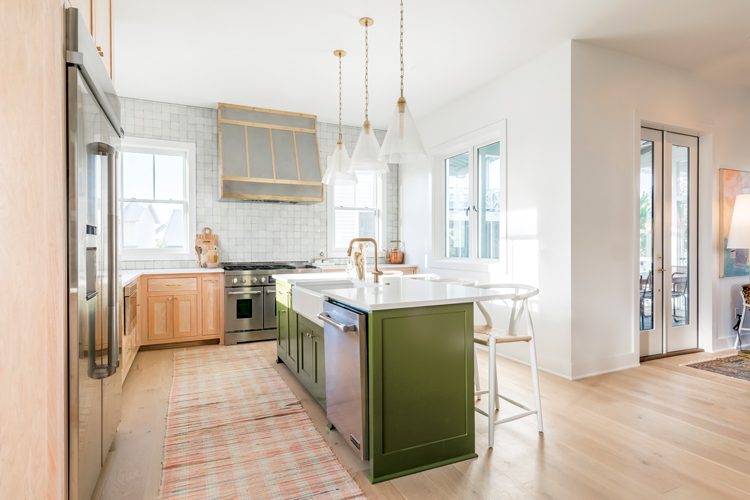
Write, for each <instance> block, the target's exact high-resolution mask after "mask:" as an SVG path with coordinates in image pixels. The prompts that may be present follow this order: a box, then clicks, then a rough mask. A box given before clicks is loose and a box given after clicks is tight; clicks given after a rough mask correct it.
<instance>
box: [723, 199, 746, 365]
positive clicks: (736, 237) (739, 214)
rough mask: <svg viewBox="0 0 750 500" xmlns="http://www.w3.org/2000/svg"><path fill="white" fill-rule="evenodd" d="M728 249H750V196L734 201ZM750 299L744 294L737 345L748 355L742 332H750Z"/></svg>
mask: <svg viewBox="0 0 750 500" xmlns="http://www.w3.org/2000/svg"><path fill="white" fill-rule="evenodd" d="M727 248H748V249H750V194H740V195H737V198H735V200H734V211H733V212H732V221H731V223H730V224H729V237H728V238H727ZM749 299H750V297H745V294H744V293H743V294H742V302H743V304H742V318H741V319H740V324H739V326H738V328H737V344H738V346H737V347H738V348H739V350H740V351H741V352H744V353H747V352H750V351H746V350H744V349H742V332H743V330H748V331H750V328H744V326H745V325H744V319H745V312H746V311H747V304H749V303H750V300H749Z"/></svg>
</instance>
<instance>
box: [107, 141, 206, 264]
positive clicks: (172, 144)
mask: <svg viewBox="0 0 750 500" xmlns="http://www.w3.org/2000/svg"><path fill="white" fill-rule="evenodd" d="M121 149H122V151H125V150H129V151H135V150H138V149H142V150H144V151H145V152H153V151H165V152H168V151H179V152H181V153H187V178H188V200H187V204H188V223H187V236H186V237H187V241H186V242H185V251H178V250H169V249H161V250H133V249H125V248H123V247H122V237H123V235H122V230H123V225H122V221H121V219H120V218H121V213H120V212H121V210H122V168H121V165H122V164H121V162H118V169H117V170H118V176H117V211H118V219H120V221H119V222H118V240H119V242H120V244H119V247H120V248H119V249H118V250H119V260H121V261H123V262H135V261H144V260H193V259H194V258H195V256H194V254H193V252H192V243H191V241H190V237H191V235H193V234H195V232H196V229H195V228H196V224H197V222H196V206H195V205H196V170H197V161H196V154H195V143H192V142H177V141H167V140H161V139H147V138H144V137H126V138H124V139H123V140H122V142H121Z"/></svg>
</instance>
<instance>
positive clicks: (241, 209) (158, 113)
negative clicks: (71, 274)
mask: <svg viewBox="0 0 750 500" xmlns="http://www.w3.org/2000/svg"><path fill="white" fill-rule="evenodd" d="M121 101H122V120H123V128H124V129H125V134H126V135H127V136H130V137H144V138H149V139H164V140H174V141H181V142H192V143H195V145H196V157H197V158H196V160H197V171H196V195H197V196H196V219H197V224H196V231H200V230H201V228H203V227H206V226H208V227H210V228H212V229H213V231H214V232H215V233H216V234H218V235H219V242H220V248H221V260H222V261H223V262H230V261H267V260H309V259H313V258H318V257H319V255H320V252H325V251H326V219H327V210H326V204H325V202H323V203H314V204H290V203H283V204H280V203H261V202H249V201H220V200H219V181H218V175H219V174H218V144H217V139H218V137H217V123H216V121H217V115H216V110H215V109H211V108H200V107H195V106H184V105H181V104H169V103H160V102H154V101H145V100H141V99H131V98H122V99H121ZM358 134H359V128H358V127H344V129H343V138H344V143H345V144H346V147H347V149H348V151H349V153H350V154H351V152H352V151H353V150H354V145H355V143H356V141H357V137H358ZM384 134H385V133H384V132H383V131H376V135H377V136H378V138H379V139H380V140H381V141H382V139H383V136H384ZM337 139H338V131H337V126H336V125H333V124H328V123H318V142H319V147H320V157H321V160H320V161H321V165H323V166H324V167H325V164H326V158H327V157H328V155H330V154H331V152H332V151H333V149H334V147H335V145H336V140H337ZM387 203H388V207H387V217H388V220H387V221H386V239H387V240H388V241H390V240H393V239H397V238H398V220H399V206H398V167H397V166H395V165H391V173H390V174H388V176H387ZM388 241H384V242H381V246H382V247H383V248H386V247H387V245H388ZM191 266H194V260H192V259H191V260H181V261H137V262H123V263H122V268H123V269H142V268H181V267H191Z"/></svg>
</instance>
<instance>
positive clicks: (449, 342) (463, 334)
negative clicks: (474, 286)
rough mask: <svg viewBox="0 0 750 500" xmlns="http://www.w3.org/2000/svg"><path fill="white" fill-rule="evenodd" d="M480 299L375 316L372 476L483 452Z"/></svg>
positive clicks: (371, 320)
mask: <svg viewBox="0 0 750 500" xmlns="http://www.w3.org/2000/svg"><path fill="white" fill-rule="evenodd" d="M473 313H474V305H473V304H471V303H468V304H454V305H441V306H432V307H417V308H410V309H393V310H387V311H375V312H373V313H370V314H369V317H368V332H367V335H368V378H369V391H368V392H369V399H368V402H369V409H368V413H369V431H370V435H369V439H370V480H371V481H372V482H379V481H385V480H388V479H392V478H394V477H399V476H403V475H406V474H411V473H414V472H418V471H420V470H425V469H429V468H432V467H438V466H442V465H446V464H448V463H452V462H458V461H461V460H467V459H470V458H474V457H476V456H477V455H476V453H475V452H474V387H473V384H474V357H473V352H474V334H473V321H474V319H473Z"/></svg>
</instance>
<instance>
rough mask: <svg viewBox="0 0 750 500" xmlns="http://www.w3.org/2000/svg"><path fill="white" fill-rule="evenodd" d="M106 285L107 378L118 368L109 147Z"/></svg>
mask: <svg viewBox="0 0 750 500" xmlns="http://www.w3.org/2000/svg"><path fill="white" fill-rule="evenodd" d="M107 212H108V215H107V219H108V221H107V222H108V224H109V225H108V227H107V239H108V241H107V257H108V260H109V262H108V263H107V264H108V265H107V273H108V276H107V284H108V287H109V290H108V297H107V298H108V301H107V302H108V304H109V314H108V315H107V316H108V319H109V328H108V332H107V335H108V339H107V340H108V343H107V345H108V346H109V347H108V349H107V376H110V375H113V374H114V373H115V372H116V371H117V367H118V366H120V336H119V335H118V333H119V332H118V329H119V318H118V316H117V308H118V294H117V287H118V279H117V150H115V148H113V147H112V146H109V149H108V151H107Z"/></svg>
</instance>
